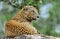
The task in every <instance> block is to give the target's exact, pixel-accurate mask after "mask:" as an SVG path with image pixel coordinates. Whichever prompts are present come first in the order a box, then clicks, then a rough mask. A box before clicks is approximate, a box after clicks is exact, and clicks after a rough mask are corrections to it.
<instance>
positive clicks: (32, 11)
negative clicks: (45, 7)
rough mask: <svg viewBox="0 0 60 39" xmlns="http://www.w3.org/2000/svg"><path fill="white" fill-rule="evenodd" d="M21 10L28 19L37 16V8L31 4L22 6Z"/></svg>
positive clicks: (34, 18) (33, 18)
mask: <svg viewBox="0 0 60 39" xmlns="http://www.w3.org/2000/svg"><path fill="white" fill-rule="evenodd" d="M23 11H24V17H25V18H26V19H27V20H29V21H32V20H36V19H37V18H39V14H38V11H37V9H36V8H34V7H32V6H25V7H24V8H23Z"/></svg>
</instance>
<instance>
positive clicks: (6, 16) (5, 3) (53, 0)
mask: <svg viewBox="0 0 60 39" xmlns="http://www.w3.org/2000/svg"><path fill="white" fill-rule="evenodd" d="M26 5H31V6H34V7H36V8H37V9H38V11H39V14H40V18H39V20H38V21H37V22H36V21H32V24H33V25H34V26H35V27H36V28H37V29H38V30H39V32H41V33H42V34H45V35H52V36H56V37H57V36H59V37H60V0H0V36H5V24H6V22H7V21H9V20H10V19H11V18H12V17H13V16H14V15H15V14H16V13H18V11H19V10H20V9H21V8H22V7H23V6H26Z"/></svg>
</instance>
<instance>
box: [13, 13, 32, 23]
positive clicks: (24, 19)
mask: <svg viewBox="0 0 60 39" xmlns="http://www.w3.org/2000/svg"><path fill="white" fill-rule="evenodd" d="M12 20H16V21H17V22H29V23H31V21H28V20H27V19H26V18H25V17H24V16H23V14H22V13H18V14H17V15H16V16H15V17H13V18H12Z"/></svg>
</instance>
